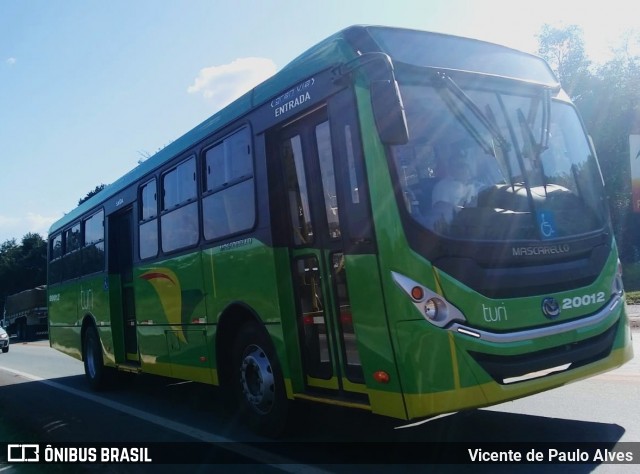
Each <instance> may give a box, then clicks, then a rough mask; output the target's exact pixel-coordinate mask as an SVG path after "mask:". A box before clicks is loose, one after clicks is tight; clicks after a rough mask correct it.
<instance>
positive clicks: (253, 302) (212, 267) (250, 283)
mask: <svg viewBox="0 0 640 474" xmlns="http://www.w3.org/2000/svg"><path fill="white" fill-rule="evenodd" d="M202 259H203V265H202V269H203V274H204V288H205V299H206V307H207V314H208V318H207V322H208V323H209V324H215V325H216V326H214V327H217V324H218V323H219V322H220V318H221V317H231V318H233V317H234V316H235V315H237V313H236V312H234V309H233V308H238V305H240V306H241V307H242V311H244V312H246V311H249V312H251V313H253V315H254V316H255V317H256V318H257V319H258V320H259V321H260V322H261V323H263V324H265V325H266V326H267V327H268V329H269V333H270V334H271V336H272V341H273V343H274V345H275V347H276V350H277V352H278V357H279V359H280V360H281V361H284V360H286V358H285V352H284V350H283V347H284V346H283V337H282V330H281V325H280V317H281V314H280V307H279V304H278V298H277V297H276V295H277V294H278V286H277V284H276V277H275V274H276V273H275V267H274V251H273V249H272V248H270V247H268V246H267V245H265V244H263V243H262V242H261V241H260V240H258V239H257V238H255V237H246V238H239V239H238V240H237V241H235V242H231V243H228V244H224V245H222V246H220V247H214V248H210V249H207V250H204V251H203V252H202ZM289 286H290V284H289ZM214 341H215V335H214V337H213V338H212V341H211V350H212V353H213V354H215V351H216V348H215V344H214ZM282 365H283V371H286V365H287V364H284V363H283V364H282ZM214 366H215V367H216V368H217V365H216V364H214ZM285 377H286V375H285Z"/></svg>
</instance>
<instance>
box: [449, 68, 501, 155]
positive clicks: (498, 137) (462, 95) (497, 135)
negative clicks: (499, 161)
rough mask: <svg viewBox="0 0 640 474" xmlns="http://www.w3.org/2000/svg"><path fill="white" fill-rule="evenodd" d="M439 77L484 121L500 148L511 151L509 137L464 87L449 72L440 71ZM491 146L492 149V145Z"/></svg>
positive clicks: (483, 123)
mask: <svg viewBox="0 0 640 474" xmlns="http://www.w3.org/2000/svg"><path fill="white" fill-rule="evenodd" d="M438 77H439V78H440V79H442V80H443V81H444V84H445V86H446V87H447V89H448V90H450V91H451V93H452V94H453V95H454V96H456V97H457V98H458V99H459V100H460V101H461V102H462V103H463V104H464V105H465V106H467V108H468V109H469V110H470V111H471V112H472V113H473V115H475V116H476V118H477V119H478V120H479V121H480V122H481V123H482V125H484V126H485V127H486V128H487V130H488V131H489V133H491V135H492V136H493V138H494V139H495V140H496V141H497V142H498V144H499V146H500V148H502V149H504V150H505V151H509V147H510V144H509V142H508V141H507V139H506V138H504V137H503V136H502V133H500V130H498V129H497V127H496V126H495V125H494V124H493V123H492V122H491V121H490V120H489V119H488V118H487V117H486V116H485V115H484V114H483V113H482V110H480V108H479V107H478V106H477V105H476V103H475V102H474V101H473V99H471V97H469V96H468V95H467V94H466V93H465V92H464V91H463V90H462V89H460V87H459V86H458V84H456V82H455V81H454V80H453V79H452V78H451V77H449V76H448V75H447V74H445V73H443V72H438ZM474 131H475V133H476V134H478V132H477V130H475V129H474ZM478 135H479V134H478ZM483 142H484V140H483ZM485 143H486V142H485ZM483 148H484V147H483ZM489 148H490V149H491V146H490V145H489ZM490 154H491V153H490Z"/></svg>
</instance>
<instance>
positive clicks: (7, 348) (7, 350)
mask: <svg viewBox="0 0 640 474" xmlns="http://www.w3.org/2000/svg"><path fill="white" fill-rule="evenodd" d="M2 352H4V353H5V354H6V353H7V352H9V346H7V347H3V348H2Z"/></svg>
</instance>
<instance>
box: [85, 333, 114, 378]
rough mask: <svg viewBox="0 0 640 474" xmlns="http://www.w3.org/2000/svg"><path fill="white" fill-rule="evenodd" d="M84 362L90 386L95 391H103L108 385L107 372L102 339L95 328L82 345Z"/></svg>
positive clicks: (86, 334) (86, 336)
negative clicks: (101, 343)
mask: <svg viewBox="0 0 640 474" xmlns="http://www.w3.org/2000/svg"><path fill="white" fill-rule="evenodd" d="M82 360H83V361H84V374H85V376H86V377H87V381H88V382H89V386H90V387H91V388H92V389H93V390H102V389H103V388H105V387H106V385H107V383H106V382H107V375H108V374H107V370H106V367H105V366H104V360H103V359H102V347H101V346H100V338H99V337H98V332H97V331H96V329H95V328H93V327H90V328H88V329H87V331H86V333H85V335H84V344H83V345H82Z"/></svg>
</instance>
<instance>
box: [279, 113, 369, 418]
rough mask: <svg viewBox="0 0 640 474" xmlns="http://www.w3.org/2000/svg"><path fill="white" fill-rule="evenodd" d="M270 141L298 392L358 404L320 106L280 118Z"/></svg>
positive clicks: (358, 380) (360, 392)
mask: <svg viewBox="0 0 640 474" xmlns="http://www.w3.org/2000/svg"><path fill="white" fill-rule="evenodd" d="M278 144H279V150H278V151H279V154H278V158H279V162H280V165H281V166H282V171H283V175H284V176H283V179H284V188H285V189H284V192H285V193H286V196H282V198H283V199H284V200H285V201H286V202H287V204H286V206H285V210H286V211H287V212H286V214H287V216H286V220H287V221H288V225H286V226H285V227H286V228H288V229H289V233H290V235H289V238H288V239H287V240H289V242H290V249H291V250H290V255H291V272H292V279H293V289H294V292H295V298H296V311H297V314H296V321H297V329H298V334H299V340H300V344H299V345H300V350H301V357H302V367H303V371H304V384H305V387H306V393H307V394H308V395H309V396H313V397H324V398H331V399H335V398H338V399H343V400H345V399H346V400H349V401H353V402H354V403H363V404H365V405H366V404H367V399H366V395H365V393H366V392H365V387H364V377H363V372H362V365H361V362H360V354H359V352H358V348H357V340H356V333H355V331H354V324H353V320H352V315H351V303H350V299H349V291H348V287H347V278H346V272H347V271H348V268H346V267H347V266H346V265H345V262H346V258H345V251H344V246H343V241H344V240H343V239H344V237H345V235H344V232H343V230H342V228H341V224H340V212H339V205H338V203H339V202H340V199H339V196H338V192H337V190H338V188H337V186H336V177H335V173H334V169H335V167H334V155H333V151H332V148H333V147H332V138H331V127H330V123H329V120H328V118H327V112H326V109H325V108H323V109H320V110H318V111H316V112H314V113H312V114H309V115H306V116H305V117H303V118H301V119H300V120H297V121H295V122H293V123H292V124H289V125H288V126H286V127H285V128H284V129H282V130H281V131H280V133H279V135H278ZM283 219H284V217H283Z"/></svg>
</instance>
